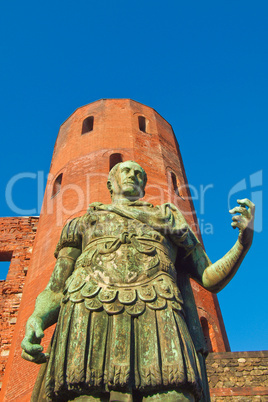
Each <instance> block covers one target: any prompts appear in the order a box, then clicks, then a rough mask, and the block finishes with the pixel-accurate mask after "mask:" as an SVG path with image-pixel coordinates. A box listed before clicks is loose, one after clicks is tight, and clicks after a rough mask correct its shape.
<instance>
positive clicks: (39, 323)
mask: <svg viewBox="0 0 268 402" xmlns="http://www.w3.org/2000/svg"><path fill="white" fill-rule="evenodd" d="M80 254H81V250H80V249H78V248H74V247H64V248H63V249H61V250H60V252H59V255H58V258H57V262H56V265H55V268H54V271H53V273H52V275H51V278H50V280H49V282H48V285H47V287H46V288H45V290H44V291H43V292H42V293H40V295H39V296H38V297H37V299H36V304H35V309H34V312H33V314H32V315H31V316H30V318H29V319H28V321H27V324H26V333H25V337H24V339H23V341H22V343H21V347H22V349H23V352H22V357H23V358H24V359H25V360H28V361H31V362H34V363H37V364H40V363H45V362H46V360H47V357H48V356H47V354H45V353H42V351H43V347H42V346H41V345H40V342H41V339H42V338H43V336H44V330H45V329H46V328H48V327H50V326H51V325H53V324H55V322H57V318H58V314H59V309H60V303H61V299H62V296H63V294H62V292H63V290H64V285H65V282H66V280H67V279H68V277H69V276H70V275H71V273H72V272H73V269H74V265H75V261H76V259H77V258H78V257H79V255H80Z"/></svg>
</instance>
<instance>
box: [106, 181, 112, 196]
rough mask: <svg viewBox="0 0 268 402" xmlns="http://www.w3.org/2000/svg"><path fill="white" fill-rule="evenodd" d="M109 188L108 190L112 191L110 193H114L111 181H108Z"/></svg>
mask: <svg viewBox="0 0 268 402" xmlns="http://www.w3.org/2000/svg"><path fill="white" fill-rule="evenodd" d="M107 188H108V190H109V191H110V193H111V194H112V193H113V189H112V183H111V180H108V181H107Z"/></svg>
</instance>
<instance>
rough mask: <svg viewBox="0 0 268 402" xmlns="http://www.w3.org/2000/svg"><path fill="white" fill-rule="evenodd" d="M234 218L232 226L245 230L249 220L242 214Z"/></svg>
mask: <svg viewBox="0 0 268 402" xmlns="http://www.w3.org/2000/svg"><path fill="white" fill-rule="evenodd" d="M232 220H233V222H232V223H231V226H232V227H233V228H239V229H241V230H243V229H245V228H246V227H247V226H248V220H247V219H246V218H245V217H243V216H242V215H236V216H233V218H232Z"/></svg>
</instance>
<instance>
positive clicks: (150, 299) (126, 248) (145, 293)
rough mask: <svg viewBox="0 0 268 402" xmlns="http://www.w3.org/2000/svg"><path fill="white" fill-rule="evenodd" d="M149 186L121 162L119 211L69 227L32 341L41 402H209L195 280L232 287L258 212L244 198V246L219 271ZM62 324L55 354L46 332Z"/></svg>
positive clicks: (26, 353) (115, 172)
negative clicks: (147, 197)
mask: <svg viewBox="0 0 268 402" xmlns="http://www.w3.org/2000/svg"><path fill="white" fill-rule="evenodd" d="M146 180H147V177H146V173H145V171H144V170H143V168H142V167H141V166H140V165H138V164H137V163H136V162H132V161H127V162H123V163H119V164H117V165H116V166H115V167H114V168H113V169H112V170H111V172H110V174H109V178H108V183H107V185H108V188H109V190H110V193H111V197H112V203H111V204H109V205H103V204H101V203H93V204H91V205H90V206H89V209H88V212H87V213H86V214H85V215H84V216H82V217H78V218H75V219H73V220H72V221H70V222H69V223H67V224H66V225H65V227H64V228H63V231H62V234H61V238H60V241H59V243H58V245H57V248H56V252H55V256H56V257H57V262H56V266H55V269H54V272H53V274H52V276H51V279H50V281H49V283H48V285H47V287H46V289H45V290H44V291H43V292H42V293H41V294H40V295H39V296H38V298H37V301H36V306H35V310H34V313H33V314H32V316H31V317H30V318H29V320H28V322H27V326H26V335H25V338H24V340H23V342H22V348H23V349H24V350H23V353H22V356H23V358H25V359H26V360H29V361H32V362H35V363H45V362H46V364H45V365H43V366H44V368H43V370H41V371H42V372H41V374H40V375H39V378H38V380H37V383H36V386H35V389H34V392H33V397H32V400H33V401H34V402H36V401H70V400H74V401H93V400H94V401H132V400H134V401H151V400H152V401H153V400H161V401H169V402H170V401H201V400H202V401H209V395H208V390H207V383H206V381H207V380H206V373H205V365H204V355H205V353H206V347H205V342H204V338H203V336H202V330H201V328H200V325H199V320H198V316H197V312H196V308H195V304H194V299H193V295H192V292H191V287H190V284H189V277H191V278H193V279H194V280H196V281H197V282H198V283H199V284H200V285H201V286H203V287H204V288H205V289H207V290H209V291H211V292H218V291H219V290H221V289H222V288H223V287H224V286H225V285H226V284H227V283H228V282H229V281H230V279H231V278H232V277H233V276H234V274H235V272H236V271H237V269H238V267H239V265H240V264H241V262H242V260H243V258H244V256H245V254H246V253H247V251H248V249H249V247H250V245H251V242H252V237H253V229H252V226H253V225H252V224H253V215H254V205H253V204H252V202H251V201H249V200H247V199H244V200H238V203H239V206H237V207H235V208H234V209H232V210H231V211H230V212H231V213H232V214H235V213H239V215H235V216H233V218H232V219H233V222H232V226H233V227H234V228H236V227H237V228H238V229H239V236H238V240H237V242H236V243H235V245H234V246H233V248H232V249H231V250H230V251H229V252H228V253H227V254H226V255H225V256H224V257H223V258H222V259H220V260H219V261H217V262H216V263H214V264H211V262H210V261H209V259H208V257H207V255H206V253H205V252H204V250H203V248H202V247H201V245H200V243H199V241H198V240H197V239H196V237H195V235H194V234H193V233H192V231H191V230H190V228H189V226H188V225H187V223H186V221H185V219H184V217H183V216H182V214H181V212H180V211H179V210H178V209H177V208H176V207H175V206H174V205H172V204H163V205H160V206H155V207H154V206H153V205H152V204H149V203H146V202H143V201H140V198H142V197H143V195H144V189H145V185H146ZM175 266H176V268H175ZM55 322H57V327H56V330H55V333H54V336H53V339H52V343H51V350H50V352H49V353H47V354H45V353H43V352H42V350H43V348H42V346H41V345H40V342H41V338H42V337H43V336H44V332H43V331H44V330H45V329H46V328H48V327H49V326H51V325H52V324H54V323H55Z"/></svg>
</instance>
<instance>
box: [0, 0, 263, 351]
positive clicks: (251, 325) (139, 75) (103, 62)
mask: <svg viewBox="0 0 268 402" xmlns="http://www.w3.org/2000/svg"><path fill="white" fill-rule="evenodd" d="M267 20H268V3H267V2H266V1H256V2H255V3H254V4H253V3H252V2H250V1H245V0H244V1H242V0H236V1H228V0H226V1H224V2H223V1H221V2H215V1H203V2H200V1H197V0H196V1H191V2H182V1H180V0H174V1H170V0H167V1H165V2H164V1H158V0H154V1H152V0H146V1H144V0H143V1H141V0H132V1H130V0H129V1H127V0H124V1H122V0H114V1H110V0H99V1H94V2H89V1H85V0H82V1H79V0H78V1H76V2H75V3H74V2H71V1H65V2H60V1H56V0H54V1H53V2H52V1H47V2H46V3H43V4H40V3H38V2H33V1H32V0H29V1H27V2H19V1H15V2H3V3H2V4H1V6H0V34H1V38H2V41H1V45H0V48H1V63H0V72H1V73H0V93H1V97H0V102H1V105H0V106H1V107H0V114H1V131H2V134H1V145H2V153H1V170H2V174H1V181H0V183H1V193H0V206H1V210H0V215H1V216H14V215H17V214H18V212H16V211H14V208H13V209H12V208H11V207H10V203H8V202H7V200H6V197H5V189H6V187H7V186H8V183H10V180H12V178H13V177H14V176H15V175H17V174H20V173H25V172H27V173H28V174H30V175H31V176H29V178H28V179H23V180H20V181H18V182H17V183H16V184H15V185H14V187H13V191H12V201H13V203H14V205H16V207H17V208H19V209H22V210H27V209H32V210H35V211H36V212H35V213H33V214H34V215H38V199H37V193H38V192H37V179H36V177H37V173H38V172H42V173H40V174H41V175H42V174H44V175H46V174H47V173H48V171H49V165H50V161H51V156H52V151H53V147H54V143H55V140H56V136H57V132H58V129H59V126H60V124H61V123H62V122H63V121H64V120H65V119H66V118H67V117H68V116H69V115H70V114H71V113H72V112H73V111H74V110H75V109H76V108H77V107H79V106H82V105H84V104H87V103H90V102H93V101H95V100H97V99H100V98H131V99H134V100H137V101H139V102H142V103H144V104H146V105H148V106H151V107H153V108H154V109H156V110H157V111H158V112H159V113H160V114H161V115H162V116H163V117H164V118H165V119H166V120H167V121H169V122H170V123H171V124H172V126H173V129H174V131H175V133H176V136H177V139H178V142H179V144H180V149H181V152H182V157H183V161H184V165H185V169H186V173H187V177H188V181H189V183H190V184H191V185H192V186H193V187H194V188H195V189H197V190H198V194H200V193H201V190H200V189H201V188H202V187H200V186H203V187H205V186H209V187H208V189H207V191H206V193H205V198H204V205H203V203H202V202H201V200H200V197H199V199H197V200H196V201H195V206H196V210H197V214H198V216H199V219H200V223H201V225H202V224H203V227H204V232H205V230H206V227H207V226H206V225H208V224H211V225H212V227H213V234H212V233H211V232H210V231H209V233H207V234H206V233H204V234H203V240H204V243H205V247H206V251H207V253H208V255H209V257H210V259H211V260H212V261H216V260H217V259H218V258H220V257H221V256H222V255H223V254H224V253H225V252H227V251H228V249H229V248H231V247H232V245H233V243H234V242H235V240H236V236H237V233H236V231H234V230H233V229H232V228H231V226H230V223H231V219H230V215H229V213H228V197H229V199H230V200H229V201H230V203H231V205H232V206H233V205H235V202H236V199H237V198H242V197H249V198H254V199H256V201H257V211H258V216H257V232H256V233H255V238H254V243H253V246H252V249H251V250H250V252H249V254H248V255H247V257H246V260H245V261H244V263H243V265H242V266H241V268H240V270H239V272H238V273H237V275H236V276H235V278H234V279H233V281H232V282H231V283H230V284H229V285H228V286H227V287H226V289H224V290H223V291H222V292H221V293H220V294H219V296H218V297H219V301H220V305H221V310H222V313H223V317H224V321H225V325H226V329H227V333H228V336H229V340H230V344H231V348H232V350H234V351H236V350H238V351H239V350H263V349H268V341H267V339H268V336H267V335H268V322H267V311H266V310H267V279H268V278H267V269H266V266H267V261H266V260H267V256H266V254H265V253H266V250H267V241H266V238H267V233H266V232H267V229H266V227H267V216H266V213H265V211H264V208H263V205H265V201H264V200H265V197H266V192H265V186H264V181H265V180H266V172H267V157H266V153H267V152H266V149H267V145H268V141H267V129H268V117H267V108H268V96H267V94H268V79H267V71H268V40H267V39H268V37H267V33H268V32H267V27H268V24H267V23H268V21H267ZM40 174H39V176H38V177H41V176H40ZM254 174H255V175H254ZM31 177H32V178H31ZM237 183H240V184H239V185H238V187H236V189H235V190H233V192H234V194H231V193H230V192H231V191H232V189H233V188H234V186H235V185H236V184H237ZM39 188H40V187H39ZM40 191H41V192H42V189H41V190H40ZM39 198H40V197H39ZM262 198H263V203H262ZM39 204H40V199H39ZM203 206H204V208H203ZM24 215H27V213H24ZM2 272H4V268H2ZM3 275H4V274H3Z"/></svg>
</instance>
